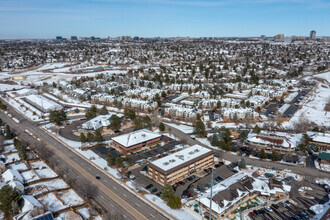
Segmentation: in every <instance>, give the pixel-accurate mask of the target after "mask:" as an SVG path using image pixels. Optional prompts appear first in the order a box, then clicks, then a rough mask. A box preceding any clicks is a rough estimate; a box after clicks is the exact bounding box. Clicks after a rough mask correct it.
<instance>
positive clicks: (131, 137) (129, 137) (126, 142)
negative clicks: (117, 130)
mask: <svg viewBox="0 0 330 220" xmlns="http://www.w3.org/2000/svg"><path fill="white" fill-rule="evenodd" d="M159 137H161V135H160V134H158V133H155V132H152V131H150V130H148V129H141V130H138V131H133V132H131V133H129V134H123V135H120V136H117V137H114V138H112V140H113V141H115V142H117V143H119V144H120V145H122V146H124V147H131V146H134V145H137V144H140V143H142V142H145V141H149V140H152V139H155V138H159Z"/></svg>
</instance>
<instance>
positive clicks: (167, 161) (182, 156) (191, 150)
mask: <svg viewBox="0 0 330 220" xmlns="http://www.w3.org/2000/svg"><path fill="white" fill-rule="evenodd" d="M210 151H211V150H210V149H208V148H205V147H202V146H200V145H197V144H196V145H193V146H191V147H188V148H185V149H183V150H180V151H178V152H176V153H173V154H171V155H168V156H166V157H163V158H160V159H158V160H155V161H152V162H151V164H153V165H155V166H157V167H160V168H161V169H162V170H164V171H167V170H170V169H172V168H174V167H177V166H179V165H181V164H183V163H186V162H188V161H190V160H193V159H195V158H197V157H199V156H201V155H203V154H206V153H208V152H210Z"/></svg>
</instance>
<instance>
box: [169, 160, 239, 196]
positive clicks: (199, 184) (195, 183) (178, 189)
mask: <svg viewBox="0 0 330 220" xmlns="http://www.w3.org/2000/svg"><path fill="white" fill-rule="evenodd" d="M203 172H204V175H205V176H203V177H201V178H194V177H192V178H188V179H186V180H185V181H181V182H180V183H179V184H176V185H174V189H175V195H176V196H180V197H191V196H194V195H196V194H197V193H199V192H203V191H205V190H206V189H208V188H210V187H211V169H206V170H204V171H203ZM213 172H214V173H213V179H216V178H217V177H220V179H222V180H224V179H227V178H228V177H230V176H232V175H234V174H235V172H233V171H232V169H231V167H230V166H226V165H223V164H222V163H221V164H219V165H216V167H215V170H214V171H213ZM222 180H221V181H222ZM218 182H220V181H218ZM214 183H216V181H215V182H214Z"/></svg>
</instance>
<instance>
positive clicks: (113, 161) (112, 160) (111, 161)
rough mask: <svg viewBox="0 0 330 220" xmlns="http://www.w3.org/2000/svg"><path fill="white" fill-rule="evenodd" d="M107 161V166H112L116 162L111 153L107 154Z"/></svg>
mask: <svg viewBox="0 0 330 220" xmlns="http://www.w3.org/2000/svg"><path fill="white" fill-rule="evenodd" d="M107 162H108V166H114V165H115V164H116V161H115V158H114V157H113V155H112V154H111V153H108V154H107Z"/></svg>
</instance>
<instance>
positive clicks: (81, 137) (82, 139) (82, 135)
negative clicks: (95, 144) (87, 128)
mask: <svg viewBox="0 0 330 220" xmlns="http://www.w3.org/2000/svg"><path fill="white" fill-rule="evenodd" d="M86 141H87V138H86V135H85V134H84V133H80V142H81V143H82V144H83V143H86Z"/></svg>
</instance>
